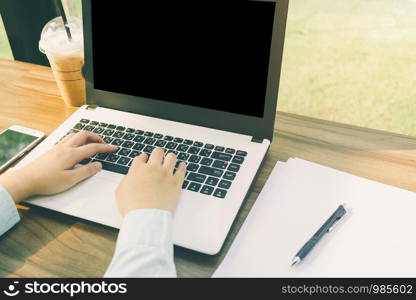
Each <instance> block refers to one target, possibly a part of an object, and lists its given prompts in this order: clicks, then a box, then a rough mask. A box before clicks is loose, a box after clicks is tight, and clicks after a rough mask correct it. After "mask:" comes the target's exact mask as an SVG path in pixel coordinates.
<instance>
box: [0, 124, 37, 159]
mask: <svg viewBox="0 0 416 300" xmlns="http://www.w3.org/2000/svg"><path fill="white" fill-rule="evenodd" d="M37 139H38V137H36V136H33V135H29V134H27V133H22V132H17V131H13V130H10V129H7V130H6V131H4V132H3V133H1V134H0V167H1V166H2V165H4V164H5V163H6V162H8V161H9V160H10V159H12V158H13V157H14V156H16V155H17V154H18V153H19V152H21V151H22V150H23V149H25V148H26V147H27V146H29V145H30V144H31V143H33V142H34V141H35V140H37Z"/></svg>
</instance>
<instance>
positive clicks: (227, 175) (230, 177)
mask: <svg viewBox="0 0 416 300" xmlns="http://www.w3.org/2000/svg"><path fill="white" fill-rule="evenodd" d="M223 178H224V179H227V180H234V178H235V173H233V172H229V171H227V172H225V174H224V176H223Z"/></svg>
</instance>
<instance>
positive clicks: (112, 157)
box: [106, 154, 120, 162]
mask: <svg viewBox="0 0 416 300" xmlns="http://www.w3.org/2000/svg"><path fill="white" fill-rule="evenodd" d="M119 158H120V156H118V155H117V154H110V155H109V156H108V157H107V159H106V161H109V162H116V161H117V160H118V159H119Z"/></svg>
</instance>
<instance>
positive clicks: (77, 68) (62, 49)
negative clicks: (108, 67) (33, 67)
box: [39, 17, 86, 106]
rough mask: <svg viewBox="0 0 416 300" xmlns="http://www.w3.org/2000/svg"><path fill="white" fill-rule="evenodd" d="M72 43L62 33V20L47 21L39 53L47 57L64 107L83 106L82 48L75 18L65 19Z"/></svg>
mask: <svg viewBox="0 0 416 300" xmlns="http://www.w3.org/2000/svg"><path fill="white" fill-rule="evenodd" d="M68 25H69V27H70V30H71V39H68V36H67V34H66V31H65V27H64V23H63V21H62V17H57V18H55V19H53V20H51V21H49V22H48V23H47V24H46V25H45V27H44V28H43V31H42V34H41V39H40V41H39V49H40V51H42V52H43V53H45V54H46V56H47V57H48V60H49V63H50V65H51V68H52V71H53V74H54V77H55V80H56V83H57V84H58V87H59V91H60V93H61V96H62V98H63V100H64V101H65V103H66V104H67V105H71V106H81V105H84V104H85V97H86V96H85V80H84V78H83V76H82V72H81V70H82V66H83V64H84V46H83V42H84V41H83V34H82V23H81V21H80V20H79V19H78V18H76V17H71V18H69V19H68Z"/></svg>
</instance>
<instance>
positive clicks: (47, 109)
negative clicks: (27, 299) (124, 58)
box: [0, 60, 416, 277]
mask: <svg viewBox="0 0 416 300" xmlns="http://www.w3.org/2000/svg"><path fill="white" fill-rule="evenodd" d="M75 110H76V108H71V107H66V106H64V105H63V102H62V100H61V98H60V96H59V92H58V90H57V87H56V84H55V82H54V80H53V77H52V73H51V70H50V69H49V68H47V67H43V66H37V65H31V64H26V63H20V62H12V61H7V60H0V130H2V129H5V128H7V127H9V126H11V125H22V126H27V127H30V128H34V129H38V130H41V131H43V132H45V133H47V134H49V133H51V132H52V131H53V130H54V129H55V128H56V127H58V125H59V124H60V123H61V122H63V121H64V120H65V119H66V118H67V117H68V116H69V115H70V114H71V113H73V112H74V111H75ZM289 157H300V158H303V159H306V160H310V161H313V162H317V163H320V164H322V165H326V166H329V167H333V168H336V169H339V170H342V171H346V172H349V173H352V174H356V175H359V176H363V177H366V178H369V179H373V180H376V181H379V182H383V183H387V184H391V185H394V186H397V187H400V188H405V189H408V190H412V191H416V176H415V174H416V172H415V167H416V139H415V138H412V137H407V136H402V135H397V134H392V133H386V132H381V131H376V130H370V129H366V128H359V127H354V126H350V125H345V124H339V123H334V122H328V121H323V120H317V119H312V118H308V117H302V116H297V115H293V114H288V113H281V112H278V113H277V115H276V126H275V133H274V139H273V143H272V145H271V148H270V151H269V153H268V155H267V158H266V160H265V163H264V165H263V167H262V170H261V172H260V175H259V177H258V178H257V180H256V182H255V185H254V188H253V190H252V191H251V192H250V194H249V196H248V197H247V199H246V201H245V202H244V204H243V206H242V208H241V210H240V213H239V215H238V217H237V219H236V221H235V222H234V225H233V227H232V229H231V231H230V234H229V236H228V238H227V240H226V243H225V245H224V247H223V249H222V251H221V252H220V254H218V255H216V256H207V255H203V254H200V253H197V252H193V251H190V250H187V249H183V248H180V247H175V262H176V266H177V270H178V275H179V276H182V277H209V276H210V275H211V274H212V273H213V272H214V270H215V269H216V267H217V266H218V264H219V263H220V262H221V260H222V259H223V258H224V255H225V253H226V252H227V250H228V248H229V246H230V244H231V242H232V240H233V238H234V237H235V235H236V234H237V232H238V230H239V228H240V226H241V224H242V223H243V221H244V219H245V217H246V216H247V213H248V212H249V210H250V208H251V206H252V205H253V203H254V201H255V199H256V198H257V196H258V194H259V192H260V190H261V188H262V187H263V185H264V183H265V181H266V179H267V177H268V175H269V174H270V172H271V170H272V168H273V166H274V165H275V163H276V162H277V161H278V160H280V161H286V160H287V159H288V158H289ZM293 180H296V179H295V178H294V179H293ZM21 217H22V220H21V222H20V223H19V224H18V225H17V226H15V227H14V228H13V229H12V230H10V231H9V232H8V233H7V234H5V235H4V236H3V237H1V238H0V276H1V277H6V276H7V277H100V276H102V275H103V274H104V272H105V270H106V268H107V266H108V264H109V262H110V260H111V257H112V254H113V251H114V246H115V241H116V237H117V231H116V230H112V229H108V228H107V227H103V226H100V225H97V224H93V223H89V222H87V221H83V220H79V219H76V218H73V217H70V216H66V215H63V214H59V213H56V212H52V211H48V210H46V209H41V208H32V209H31V210H29V211H21Z"/></svg>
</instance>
